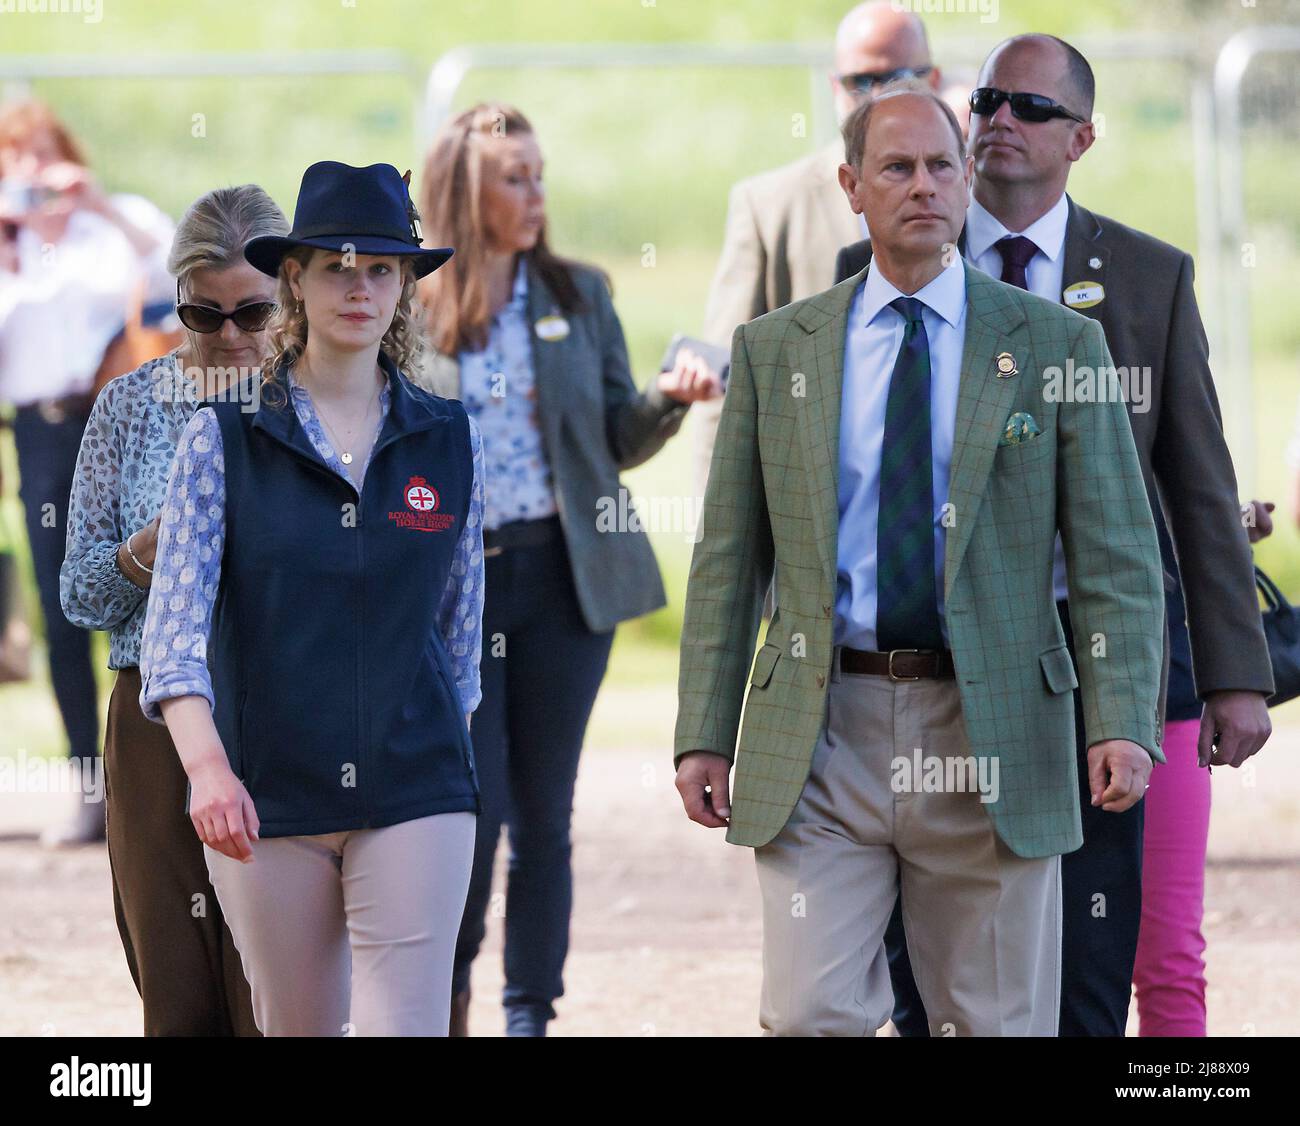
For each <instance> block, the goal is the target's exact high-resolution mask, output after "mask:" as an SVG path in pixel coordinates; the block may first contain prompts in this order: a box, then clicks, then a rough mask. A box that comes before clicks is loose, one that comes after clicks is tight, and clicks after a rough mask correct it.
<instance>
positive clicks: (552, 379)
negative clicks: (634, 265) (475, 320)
mask: <svg viewBox="0 0 1300 1126" xmlns="http://www.w3.org/2000/svg"><path fill="white" fill-rule="evenodd" d="M573 279H574V281H575V282H576V283H577V286H578V290H579V292H580V293H581V294H582V298H583V302H584V308H583V309H582V310H580V311H578V312H575V313H569V314H567V315H566V316H565V320H566V321H567V322H568V325H569V332H568V335H567V336H565V337H563V338H562V339H560V340H543V339H541V338H540V337H539V336H538V335H537V333H536V332H535V331H534V332H532V333H531V334H530V341H531V343H532V352H533V370H534V374H535V376H536V382H537V415H538V421H539V423H540V425H541V430H542V440H543V444H544V446H545V448H546V457H547V460H548V462H549V464H550V467H551V478H552V483H553V485H554V488H555V499H556V504H557V507H558V508H559V516H560V524H561V527H562V528H563V531H564V542H565V545H566V546H567V548H568V552H569V562H570V564H571V566H572V567H573V584H574V587H575V588H576V589H577V593H578V604H579V606H580V607H581V609H582V615H583V619H584V621H585V622H586V623H587V628H588V629H591V630H593V631H596V632H603V631H604V630H610V629H613V628H614V627H615V626H616V625H617V624H618V623H619V622H622V621H626V620H627V619H628V618H635V617H638V616H640V615H641V614H648V613H650V612H651V611H652V610H657V609H659V608H660V607H661V606H663V605H664V603H665V597H664V588H663V583H662V581H661V580H660V577H659V567H658V565H657V564H656V563H655V557H654V552H653V551H652V550H651V548H650V538H649V536H648V535H646V532H645V529H644V527H642V526H641V525H640V524H639V523H637V522H636V521H632V520H630V519H629V520H628V521H624V520H622V519H621V513H622V511H623V509H625V508H630V504H631V502H630V500H628V501H627V502H626V504H622V503H620V490H621V489H622V488H623V486H622V483H621V482H620V481H619V477H618V474H619V470H621V469H630V468H632V467H633V466H636V465H640V464H641V463H642V462H643V461H646V460H648V459H649V458H650V457H652V456H653V455H654V454H655V453H657V452H658V451H659V450H660V449H662V447H663V445H664V443H665V442H667V441H668V439H669V438H671V437H672V436H673V435H674V434H675V433H677V431H678V430H679V429H680V428H681V425H682V419H683V417H684V416H685V414H686V407H685V405H683V404H681V403H675V402H673V400H671V399H669V398H667V397H666V396H665V395H664V394H663V392H661V391H660V390H659V388H658V387H657V385H656V384H655V383H651V384H650V386H649V388H648V389H647V390H646V391H645V392H639V391H637V389H636V385H635V384H634V383H633V382H632V372H631V367H630V365H629V363H628V358H627V344H626V343H625V342H624V339H623V327H622V325H621V324H620V323H619V319H618V314H617V313H616V312H615V311H614V302H613V301H612V300H611V298H610V294H609V287H608V286H607V285H606V283H605V279H604V277H603V276H602V275H601V274H599V273H598V272H597V271H596V270H594V269H591V268H590V267H584V266H576V265H575V266H574V267H573ZM560 312H561V310H560V306H559V303H558V302H557V301H556V299H555V296H554V295H553V294H552V293H551V292H550V290H549V289H547V287H546V283H545V282H544V281H543V280H542V277H541V275H540V274H538V273H537V272H536V271H535V270H532V269H530V270H529V272H528V324H529V326H530V328H531V327H532V326H534V325H536V323H537V322H538V320H540V319H541V318H542V317H545V316H553V315H558V314H559V313H560ZM417 381H418V382H419V383H421V385H422V386H424V387H426V388H428V389H429V390H431V391H433V392H434V394H437V395H441V396H442V397H443V398H445V399H459V398H460V360H459V359H458V357H456V356H444V355H442V354H441V353H434V354H433V355H432V356H431V357H430V358H429V360H428V362H427V364H426V366H425V370H424V371H423V372H421V373H419V375H418V377H417ZM491 484H492V483H491V482H490V481H489V482H488V487H489V488H491ZM602 514H604V515H606V516H607V517H609V518H610V519H613V520H615V523H614V524H612V525H611V524H610V522H609V520H608V519H607V520H606V521H605V522H603V523H602V521H601V519H600V517H601V515H602ZM624 524H626V526H624Z"/></svg>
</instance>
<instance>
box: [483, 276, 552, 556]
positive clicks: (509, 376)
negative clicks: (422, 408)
mask: <svg viewBox="0 0 1300 1126" xmlns="http://www.w3.org/2000/svg"><path fill="white" fill-rule="evenodd" d="M459 360H460V397H461V402H463V403H464V405H465V410H466V411H468V412H469V415H470V417H471V418H473V419H475V420H476V421H477V422H478V425H479V429H480V430H481V431H482V432H483V451H484V466H485V468H486V471H487V475H488V480H490V481H491V482H492V487H491V489H490V490H488V495H487V505H486V509H485V511H484V515H483V527H484V528H486V529H487V530H489V531H492V530H494V529H496V528H499V527H500V526H501V525H502V524H508V523H510V522H512V521H515V520H540V519H542V518H543V517H546V516H552V515H554V514H555V513H556V512H557V511H558V509H557V507H556V503H555V490H554V487H553V484H552V478H551V466H550V462H549V461H548V460H547V458H546V449H545V446H544V445H543V444H542V429H541V425H540V423H539V422H538V418H537V378H536V373H535V372H534V371H533V350H532V337H531V333H530V329H529V325H528V263H527V260H526V259H525V258H524V257H523V256H522V255H521V256H520V259H519V268H518V270H517V271H516V273H515V281H514V288H513V289H512V290H511V293H510V300H509V301H508V302H507V303H506V304H505V305H503V306H502V307H501V309H500V310H498V312H497V314H496V316H494V317H493V318H492V323H491V325H490V326H489V327H488V338H487V344H486V346H485V347H484V348H483V349H482V350H481V351H462V352H461V353H460V355H459Z"/></svg>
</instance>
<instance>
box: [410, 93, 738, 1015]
mask: <svg viewBox="0 0 1300 1126" xmlns="http://www.w3.org/2000/svg"><path fill="white" fill-rule="evenodd" d="M541 171H542V157H541V152H540V150H539V148H538V144H537V139H536V137H535V136H534V134H533V130H532V126H531V125H530V124H529V122H528V120H527V119H526V118H525V117H524V116H523V114H521V113H520V112H519V111H518V110H517V109H514V108H513V107H511V106H507V105H502V104H496V103H490V104H480V105H477V106H474V107H473V108H471V109H469V110H466V111H465V112H464V113H462V114H460V115H459V116H458V117H456V118H454V119H453V120H452V121H450V122H449V123H448V124H447V125H446V126H445V127H444V128H443V130H442V131H441V132H440V133H439V135H438V136H437V137H436V138H435V140H434V142H433V146H432V148H431V150H430V152H429V155H428V158H427V160H426V163H425V169H424V181H423V182H424V195H423V199H422V210H423V213H424V222H425V235H426V240H427V239H433V240H434V242H436V243H438V245H443V244H444V243H445V244H446V245H450V246H455V247H456V257H455V258H453V259H452V260H451V262H449V263H448V264H447V265H446V266H444V267H443V268H442V269H441V270H439V271H438V272H437V273H435V274H433V275H431V276H430V278H429V279H428V281H427V282H426V283H425V287H424V291H423V298H424V303H425V305H426V307H427V308H428V310H429V332H430V336H431V338H432V342H433V345H434V348H435V350H436V355H435V356H434V357H433V359H432V361H431V362H430V363H429V364H428V366H427V367H426V372H425V377H426V380H427V386H428V387H429V389H430V390H432V391H434V392H435V393H436V394H438V395H442V396H444V397H446V398H452V399H460V400H461V401H462V402H463V403H464V404H465V407H466V409H467V410H468V411H469V413H470V414H471V415H472V416H473V417H474V419H475V420H476V421H477V422H478V424H479V428H480V430H481V432H482V435H483V453H484V461H485V471H486V472H485V476H486V480H487V496H486V508H485V513H484V523H483V527H484V534H483V543H484V555H485V557H486V572H487V574H486V600H485V605H484V611H483V649H482V662H481V665H480V670H481V677H482V689H483V701H482V703H481V704H480V705H479V708H478V711H477V712H476V713H475V715H474V721H473V729H472V733H471V734H472V740H473V744H474V755H475V764H476V767H477V770H478V777H479V787H480V793H481V798H482V812H481V813H480V815H479V821H478V835H477V841H476V845H475V858H474V870H473V875H472V877H471V881H470V890H469V897H468V900H467V902H466V907H465V916H464V919H463V921H462V924H461V931H460V939H459V942H458V944H457V951H456V967H455V972H454V976H453V980H452V991H453V999H452V1018H451V1028H452V1035H457V1034H459V1035H466V1034H467V1032H466V1024H467V1013H468V1007H469V977H470V966H471V964H472V962H473V960H474V957H475V955H476V954H477V953H478V949H479V946H480V944H481V942H482V940H483V934H484V929H485V915H486V910H487V906H488V900H489V897H490V894H491V887H492V861H493V857H494V855H495V853H496V848H497V841H498V838H499V836H500V829H501V825H502V824H503V823H505V824H506V825H508V828H509V839H510V850H511V854H510V870H509V880H508V884H507V892H506V941H505V976H506V986H505V992H504V996H503V1003H504V1005H505V1009H506V1027H507V1034H508V1035H523V1036H540V1035H545V1031H546V1024H547V1021H549V1020H551V1019H553V1018H554V1016H555V1010H554V1008H553V1007H552V1002H553V1001H554V1000H555V998H557V997H559V996H560V995H561V994H562V993H563V982H562V972H563V968H564V959H565V954H566V953H567V950H568V939H569V915H570V909H571V905H572V894H573V889H572V872H571V866H570V836H569V825H570V819H571V814H572V806H573V788H574V781H575V779H576V777H577V771H578V757H579V754H580V752H581V749H582V741H583V736H584V733H585V731H586V727H587V720H588V718H589V717H590V715H591V709H592V706H593V705H594V703H595V700H596V693H597V690H598V689H599V687H600V682H601V679H602V677H603V676H604V674H605V666H606V663H607V661H608V658H609V651H610V645H611V643H612V642H613V638H614V627H615V626H616V625H617V624H618V623H619V622H621V621H625V620H626V619H628V618H634V617H637V616H639V615H641V614H646V613H649V612H650V611H652V610H656V609H658V608H659V607H661V606H663V605H664V602H665V599H664V589H663V584H662V582H661V581H660V577H659V569H658V567H657V565H656V564H655V559H654V554H653V552H652V551H651V548H650V543H649V540H648V539H647V537H646V534H645V531H644V530H643V528H642V527H641V526H640V525H639V523H637V522H636V521H635V520H633V521H628V520H626V519H625V518H623V519H620V515H619V514H620V513H621V514H624V516H625V515H626V513H628V512H629V511H630V504H629V502H628V500H627V498H626V497H625V496H624V495H622V492H621V490H622V488H623V487H622V485H621V484H620V483H619V477H618V474H619V471H620V470H621V469H625V468H629V467H631V466H634V465H639V464H641V463H642V462H644V461H646V460H647V459H648V458H650V457H651V456H653V455H654V454H655V453H656V452H657V451H658V450H659V449H660V448H661V447H662V446H663V444H664V443H665V442H666V441H667V440H668V439H669V438H670V437H672V435H673V434H675V433H676V432H677V430H678V429H679V428H680V426H681V423H682V418H683V416H684V415H685V413H686V410H687V407H688V406H689V405H690V403H691V402H693V401H695V400H697V399H703V398H710V397H715V396H716V395H718V394H719V393H720V391H719V388H718V386H717V384H716V382H715V381H714V380H713V379H712V378H711V377H710V376H708V375H707V373H705V372H703V371H702V370H701V369H699V368H698V367H695V366H693V365H691V364H679V366H678V368H677V369H675V370H674V371H673V372H664V373H661V374H660V376H659V377H658V378H657V379H656V381H655V382H654V383H652V384H651V386H650V387H649V388H648V389H647V391H646V392H644V393H640V392H638V391H637V389H636V387H635V385H634V384H633V382H632V377H631V373H630V371H629V368H628V358H627V346H626V344H625V342H624V339H623V330H622V327H621V326H620V324H619V320H618V315H617V314H616V313H615V312H614V306H613V304H612V302H611V300H610V294H609V287H608V283H607V280H606V278H605V275H604V274H603V273H602V272H601V271H599V270H596V269H593V268H592V267H589V266H582V265H578V264H577V263H573V262H569V261H566V260H563V259H561V258H559V257H557V256H556V255H555V254H554V253H552V251H551V250H550V249H549V247H548V246H547V243H546V233H545V232H546V224H545V206H544V197H543V191H542V184H541Z"/></svg>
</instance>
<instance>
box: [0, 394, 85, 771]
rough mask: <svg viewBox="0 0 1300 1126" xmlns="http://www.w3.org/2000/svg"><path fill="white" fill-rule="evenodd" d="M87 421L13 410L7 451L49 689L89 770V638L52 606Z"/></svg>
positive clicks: (74, 751) (72, 746)
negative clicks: (14, 463)
mask: <svg viewBox="0 0 1300 1126" xmlns="http://www.w3.org/2000/svg"><path fill="white" fill-rule="evenodd" d="M88 417H89V416H88V415H85V414H78V415H69V416H68V417H66V418H63V419H60V420H59V421H57V422H49V421H47V420H46V419H45V418H43V417H42V416H41V414H40V412H39V411H38V410H37V409H36V408H35V407H20V408H19V409H18V411H17V413H16V414H15V415H14V447H15V449H16V450H17V453H18V476H19V486H18V492H19V495H20V496H21V497H22V502H23V512H24V514H25V516H26V520H27V541H28V543H29V544H30V545H31V550H32V570H33V571H34V572H35V574H36V589H37V591H38V592H39V593H40V601H41V614H42V616H43V617H44V618H45V636H46V640H47V641H48V643H49V658H50V683H51V685H52V686H53V688H54V698H55V700H56V701H57V702H58V705H59V715H60V716H61V717H62V719H63V729H64V731H65V732H67V736H68V748H69V750H68V753H69V754H70V755H71V757H72V758H74V759H81V760H83V761H84V762H93V761H94V760H95V758H96V756H97V755H98V754H99V703H98V700H97V693H96V688H95V671H94V668H93V667H92V666H91V663H90V631H89V630H84V629H82V628H81V627H80V626H74V625H73V624H72V623H71V622H70V621H68V619H67V618H65V617H64V616H63V607H62V605H61V604H60V602H59V569H60V568H61V567H62V566H63V554H64V547H65V545H66V540H67V535H68V497H69V495H70V494H71V492H72V478H73V475H74V474H75V472H76V469H77V453H78V451H79V450H80V449H81V435H82V432H83V431H84V430H85V429H86V419H87V418H88Z"/></svg>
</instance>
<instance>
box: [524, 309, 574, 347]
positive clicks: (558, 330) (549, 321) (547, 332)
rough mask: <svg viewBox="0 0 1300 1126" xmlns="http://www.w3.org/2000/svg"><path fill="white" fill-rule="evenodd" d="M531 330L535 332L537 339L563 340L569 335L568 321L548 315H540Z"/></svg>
mask: <svg viewBox="0 0 1300 1126" xmlns="http://www.w3.org/2000/svg"><path fill="white" fill-rule="evenodd" d="M533 331H534V332H535V333H537V336H538V339H540V340H547V341H551V342H554V341H556V340H563V339H564V338H565V337H566V336H568V335H569V322H568V321H566V320H565V319H564V318H563V317H557V316H554V315H552V316H549V317H541V318H539V319H538V321H537V323H536V324H535V325H533Z"/></svg>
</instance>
